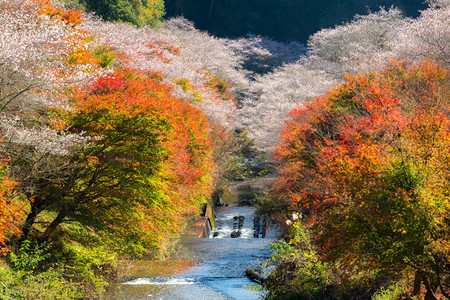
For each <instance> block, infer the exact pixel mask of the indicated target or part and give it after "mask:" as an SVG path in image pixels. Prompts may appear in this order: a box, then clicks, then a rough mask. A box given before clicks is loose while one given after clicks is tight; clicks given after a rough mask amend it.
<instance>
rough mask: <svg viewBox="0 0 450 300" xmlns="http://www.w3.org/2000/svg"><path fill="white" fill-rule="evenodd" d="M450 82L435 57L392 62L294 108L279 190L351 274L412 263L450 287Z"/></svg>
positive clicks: (280, 154)
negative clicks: (434, 60) (375, 71)
mask: <svg viewBox="0 0 450 300" xmlns="http://www.w3.org/2000/svg"><path fill="white" fill-rule="evenodd" d="M449 88H450V85H449V71H448V69H444V68H442V67H440V66H438V65H436V64H434V63H433V62H430V61H424V62H422V63H420V64H408V63H400V62H392V63H391V65H390V66H389V67H388V68H386V69H385V70H383V71H380V72H378V73H369V74H367V75H363V76H347V77H346V83H344V84H343V85H340V86H338V87H337V88H334V89H332V90H331V91H330V92H329V93H328V94H327V95H326V96H324V97H319V98H316V99H315V100H314V101H312V102H311V103H308V104H306V105H305V107H303V108H298V109H295V110H293V111H292V112H291V113H290V119H289V121H287V123H286V127H285V128H284V131H283V136H282V140H281V142H280V144H279V146H278V149H277V153H276V156H277V158H279V160H280V163H281V171H280V179H279V180H277V182H276V187H275V190H274V194H275V195H276V197H278V199H279V201H282V203H284V205H285V209H284V211H289V212H291V213H292V212H301V213H302V214H303V216H304V221H303V222H305V224H306V226H307V228H308V229H309V230H311V233H312V238H313V239H314V243H315V244H316V245H317V246H318V251H319V253H320V256H321V258H322V259H323V260H325V261H329V262H333V263H336V264H338V265H339V266H340V268H341V271H342V272H341V274H343V275H342V276H343V277H342V279H343V280H344V281H345V280H350V278H351V277H352V276H354V275H355V274H358V273H359V272H361V271H362V270H364V269H365V270H372V271H374V270H377V272H384V273H385V274H400V273H401V272H403V271H405V272H407V273H408V272H409V273H411V272H412V273H415V274H416V280H417V281H418V284H419V287H420V282H421V281H422V282H423V283H424V285H425V286H426V289H427V293H428V296H430V295H431V294H434V293H436V292H437V293H441V294H445V293H447V295H448V291H449V286H448V285H446V284H448V280H449V278H450V277H449V276H450V273H449V266H450V247H449V245H450V244H449V241H450V236H449V233H450V219H449V212H450V201H449V186H450V183H449V178H450V177H449V175H450V173H449V165H450V164H449V162H450V155H449V151H448V149H449V148H450V135H449V134H450V132H449V128H450V126H449V125H450V120H449V103H448V100H449ZM418 292H419V290H418V289H415V290H414V293H418ZM430 299H431V298H430Z"/></svg>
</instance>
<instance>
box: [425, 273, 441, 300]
mask: <svg viewBox="0 0 450 300" xmlns="http://www.w3.org/2000/svg"><path fill="white" fill-rule="evenodd" d="M423 283H424V284H425V287H426V288H427V293H426V294H425V298H424V300H438V298H437V297H436V295H435V294H434V292H435V291H436V287H435V286H434V284H432V283H431V282H430V281H429V280H428V278H427V277H426V276H423Z"/></svg>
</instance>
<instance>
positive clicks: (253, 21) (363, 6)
mask: <svg viewBox="0 0 450 300" xmlns="http://www.w3.org/2000/svg"><path fill="white" fill-rule="evenodd" d="M391 6H394V7H398V8H399V9H401V10H402V12H403V13H404V14H405V15H406V16H409V17H417V16H418V15H419V10H421V9H424V8H426V5H425V3H424V2H423V1H421V0H407V1H405V0H364V1H361V0H339V1H336V0H334V1H333V0H322V1H305V0H290V1H287V0H263V1H262V0H260V1H252V0H239V1H238V0H201V1H199V0H166V10H167V16H168V17H174V16H184V17H185V18H187V19H188V20H191V21H193V22H194V24H195V26H196V27H197V28H199V29H201V30H206V31H208V32H209V33H210V34H213V35H216V36H220V37H228V38H236V37H241V36H245V35H247V34H254V35H262V36H267V37H271V38H273V39H275V40H277V41H282V42H291V41H300V42H302V43H305V42H306V41H307V40H308V37H309V36H310V35H311V34H313V33H315V32H317V31H319V30H320V29H322V28H327V27H332V26H334V25H337V24H342V23H344V22H348V21H350V20H351V19H352V18H353V16H355V15H356V14H367V13H368V12H369V11H377V10H378V9H379V8H380V7H385V8H390V7H391Z"/></svg>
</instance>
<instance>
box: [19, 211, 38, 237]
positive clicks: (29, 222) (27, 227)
mask: <svg viewBox="0 0 450 300" xmlns="http://www.w3.org/2000/svg"><path fill="white" fill-rule="evenodd" d="M39 213H40V209H39V208H38V205H37V204H36V202H35V203H32V204H31V211H30V213H29V214H28V216H27V219H26V220H25V223H24V224H23V226H22V230H21V231H22V234H21V236H20V238H19V240H18V244H19V245H20V244H21V243H22V242H23V241H25V240H26V239H27V238H28V235H29V234H30V231H31V228H33V224H34V221H35V220H36V218H37V216H38V215H39Z"/></svg>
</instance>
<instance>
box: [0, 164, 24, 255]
mask: <svg viewBox="0 0 450 300" xmlns="http://www.w3.org/2000/svg"><path fill="white" fill-rule="evenodd" d="M0 176H1V178H0V255H2V254H3V255H4V254H6V253H7V250H9V247H8V246H7V243H9V241H10V239H11V238H12V237H13V236H19V235H20V226H21V223H22V219H23V216H24V214H25V211H26V207H25V205H26V201H25V199H24V197H23V196H21V195H20V194H18V193H17V192H16V191H15V190H14V187H15V186H16V185H17V183H16V182H15V181H14V180H12V179H11V178H9V177H8V165H7V161H6V160H2V163H1V166H0Z"/></svg>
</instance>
